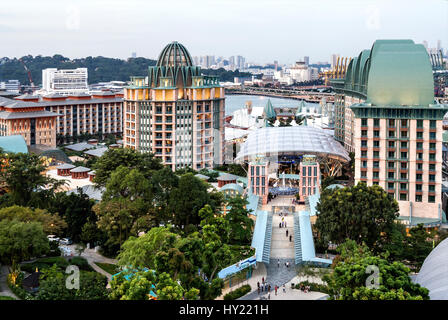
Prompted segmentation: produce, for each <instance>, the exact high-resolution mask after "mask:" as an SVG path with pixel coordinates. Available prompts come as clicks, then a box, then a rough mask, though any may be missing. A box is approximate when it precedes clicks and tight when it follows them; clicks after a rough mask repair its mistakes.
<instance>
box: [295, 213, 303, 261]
mask: <svg viewBox="0 0 448 320" xmlns="http://www.w3.org/2000/svg"><path fill="white" fill-rule="evenodd" d="M294 256H295V263H296V265H297V264H300V263H302V261H303V260H302V238H301V236H300V219H299V213H298V212H294Z"/></svg>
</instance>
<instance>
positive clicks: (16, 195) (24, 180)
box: [0, 153, 63, 207]
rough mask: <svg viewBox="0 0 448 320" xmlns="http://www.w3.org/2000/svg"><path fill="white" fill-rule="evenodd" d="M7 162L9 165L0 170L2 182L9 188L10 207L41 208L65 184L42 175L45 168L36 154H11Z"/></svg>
mask: <svg viewBox="0 0 448 320" xmlns="http://www.w3.org/2000/svg"><path fill="white" fill-rule="evenodd" d="M6 160H7V162H8V165H7V166H6V167H5V168H4V170H0V181H5V183H6V185H7V187H8V191H9V192H8V197H9V205H12V204H17V205H23V206H35V207H40V205H41V204H42V203H43V202H46V199H47V197H49V196H51V195H52V194H54V192H55V190H56V189H57V188H58V187H59V186H61V185H62V183H63V182H61V181H58V180H56V179H52V178H49V177H47V176H45V175H42V174H41V173H42V171H44V169H45V166H44V163H43V160H42V159H41V158H39V156H38V155H36V154H25V153H11V154H8V155H7V156H6ZM43 187H45V188H43ZM2 202H3V201H2Z"/></svg>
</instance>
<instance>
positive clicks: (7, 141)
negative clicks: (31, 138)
mask: <svg viewBox="0 0 448 320" xmlns="http://www.w3.org/2000/svg"><path fill="white" fill-rule="evenodd" d="M0 148H1V149H2V150H3V151H4V152H12V153H19V152H21V153H28V147H27V146H26V142H25V139H24V138H23V137H22V136H21V135H13V136H6V137H0Z"/></svg>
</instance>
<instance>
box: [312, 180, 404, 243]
mask: <svg viewBox="0 0 448 320" xmlns="http://www.w3.org/2000/svg"><path fill="white" fill-rule="evenodd" d="M398 210H399V208H398V203H397V201H396V200H395V199H393V198H391V197H389V196H388V194H387V193H386V192H385V191H384V190H383V189H382V188H381V187H380V186H376V185H373V186H370V187H368V186H367V185H366V184H365V183H358V184H357V185H356V186H353V187H346V188H340V189H336V190H323V192H322V194H321V197H320V201H319V203H318V204H317V211H318V216H317V220H316V224H315V227H316V229H317V231H318V232H319V236H320V237H321V238H322V239H323V240H324V241H327V242H328V241H332V242H334V243H342V242H343V241H344V240H345V239H347V238H348V239H352V240H355V241H356V242H357V243H361V242H363V241H364V242H365V243H366V244H367V245H368V246H369V247H373V246H374V245H378V242H379V240H380V237H381V234H382V233H388V232H390V230H391V228H392V226H393V224H394V221H395V219H396V218H397V217H398Z"/></svg>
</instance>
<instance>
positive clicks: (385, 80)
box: [344, 40, 434, 106]
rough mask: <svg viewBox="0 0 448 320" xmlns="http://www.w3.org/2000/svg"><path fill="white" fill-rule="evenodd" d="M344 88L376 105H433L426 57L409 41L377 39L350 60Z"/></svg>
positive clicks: (431, 79)
mask: <svg viewBox="0 0 448 320" xmlns="http://www.w3.org/2000/svg"><path fill="white" fill-rule="evenodd" d="M344 89H345V90H346V91H349V92H353V93H358V94H360V95H361V96H363V97H364V98H365V99H366V102H367V103H372V104H373V105H378V106H384V105H395V106H400V105H410V106H412V105H414V106H415V105H429V104H433V103H434V82H433V76H432V67H431V63H430V59H429V55H428V53H427V52H426V49H425V47H423V45H421V44H415V43H414V41H412V40H377V41H375V43H374V44H373V46H372V48H371V49H370V50H363V51H362V52H361V53H360V54H359V56H358V57H355V58H353V59H352V60H351V61H350V63H349V65H348V67H347V72H346V76H345V81H344Z"/></svg>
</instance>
